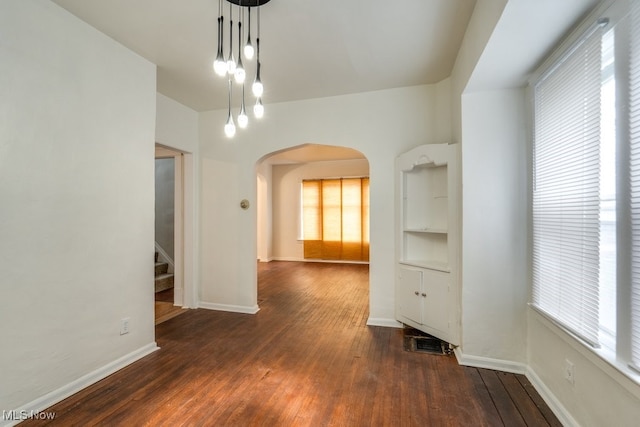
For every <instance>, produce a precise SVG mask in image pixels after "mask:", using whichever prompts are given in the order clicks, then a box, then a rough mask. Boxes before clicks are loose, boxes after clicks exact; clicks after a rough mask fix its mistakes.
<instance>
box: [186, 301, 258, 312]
mask: <svg viewBox="0 0 640 427" xmlns="http://www.w3.org/2000/svg"><path fill="white" fill-rule="evenodd" d="M198 308H205V309H207V310H216V311H229V312H232V313H242V314H256V313H257V312H258V311H260V307H258V305H257V304H256V305H254V306H253V307H250V306H246V305H231V304H216V303H212V302H203V301H200V302H199V303H198Z"/></svg>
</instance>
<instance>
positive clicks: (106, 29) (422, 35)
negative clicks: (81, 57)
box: [52, 0, 476, 111]
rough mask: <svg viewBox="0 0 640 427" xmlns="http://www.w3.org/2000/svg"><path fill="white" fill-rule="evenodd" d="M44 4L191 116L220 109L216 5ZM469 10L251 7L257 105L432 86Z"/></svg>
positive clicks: (324, 1)
mask: <svg viewBox="0 0 640 427" xmlns="http://www.w3.org/2000/svg"><path fill="white" fill-rule="evenodd" d="M52 1H54V2H55V3H57V4H59V5H60V6H62V7H64V8H65V9H67V10H68V11H70V12H71V13H73V14H74V15H76V16H78V17H79V18H80V19H82V20H83V21H85V22H87V23H88V24H90V25H92V26H93V27H95V28H97V29H98V30H100V31H102V32H103V33H105V34H107V35H108V36H110V37H112V38H113V39H115V40H117V41H118V42H120V43H122V44H123V45H124V46H126V47H128V48H130V49H131V50H133V51H134V52H137V53H138V54H140V55H141V56H143V57H145V58H147V59H148V60H149V61H151V62H153V63H155V64H157V65H158V92H160V93H162V94H164V95H166V96H168V97H170V98H173V99H174V100H176V101H178V102H180V103H182V104H184V105H186V106H188V107H190V108H192V109H194V110H196V111H206V110H212V109H220V108H225V107H226V105H227V85H226V81H225V80H224V79H222V78H220V77H218V76H216V75H215V74H214V73H213V70H212V63H213V59H214V58H215V55H216V46H217V16H218V1H219V0H186V1H176V0H108V1H106V0H52ZM222 2H223V3H224V12H225V24H226V25H225V27H226V28H225V45H226V44H227V42H228V22H229V17H228V15H229V13H228V3H227V2H226V1H225V0H222ZM475 3H476V0H393V1H392V0H315V1H312V0H271V1H270V2H269V3H267V4H266V5H264V6H262V7H261V8H260V10H261V37H260V39H261V63H262V71H261V77H262V81H263V83H264V85H265V95H264V97H263V100H264V103H265V104H268V103H274V102H284V101H293V100H300V99H308V98H319V97H326V96H335V95H343V94H348V93H357V92H364V91H374V90H380V89H389V88H394V87H403V86H412V85H419V84H429V83H436V82H438V81H440V80H442V79H444V78H446V77H448V76H449V75H450V74H451V69H452V67H453V65H454V61H455V58H456V55H457V53H458V49H459V46H460V43H461V41H462V38H463V36H464V32H465V29H466V26H467V23H468V21H469V18H470V16H471V14H472V12H473V8H474V6H475ZM253 12H255V9H254V10H253ZM255 16H256V15H255V13H253V14H252V18H253V19H252V20H253V21H254V24H255ZM236 22H237V19H236ZM255 34H256V32H255V27H253V29H252V36H253V38H254V40H255ZM234 39H235V40H236V41H237V26H236V30H235V32H234ZM225 49H226V48H225ZM236 49H237V47H235V48H234V50H236ZM245 67H246V68H247V70H248V72H249V74H248V75H249V76H252V75H253V74H254V71H252V70H254V69H255V66H254V65H253V64H250V65H247V64H246V63H245ZM252 79H253V77H250V78H249V80H250V81H252ZM234 104H236V102H234Z"/></svg>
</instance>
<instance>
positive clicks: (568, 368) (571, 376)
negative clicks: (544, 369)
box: [564, 359, 576, 385]
mask: <svg viewBox="0 0 640 427" xmlns="http://www.w3.org/2000/svg"><path fill="white" fill-rule="evenodd" d="M564 379H565V380H567V381H568V382H569V384H571V385H574V384H575V383H576V371H575V369H574V367H573V363H571V361H570V360H569V359H565V360H564Z"/></svg>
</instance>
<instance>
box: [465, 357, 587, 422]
mask: <svg viewBox="0 0 640 427" xmlns="http://www.w3.org/2000/svg"><path fill="white" fill-rule="evenodd" d="M454 353H455V355H456V358H457V359H458V363H459V364H460V365H463V366H472V367H474V368H484V369H493V370H496V371H503V372H511V373H514V374H522V375H525V376H526V377H527V379H528V380H529V382H530V383H531V385H532V386H533V387H534V388H535V389H536V391H537V392H538V393H539V394H540V396H541V397H542V399H544V401H545V402H546V403H547V405H548V406H549V409H551V411H553V413H554V414H555V415H556V417H558V420H560V422H561V423H562V425H563V426H575V427H578V426H579V424H578V423H577V422H576V420H575V419H574V418H573V417H572V416H571V414H570V413H569V412H568V411H567V409H566V408H565V407H564V406H563V405H562V404H561V403H560V401H559V400H558V399H557V398H556V397H555V395H554V394H553V393H552V392H551V390H549V388H548V387H547V386H546V385H545V384H544V383H543V382H542V380H541V379H540V377H538V375H536V373H535V372H534V371H533V370H532V369H531V367H529V366H528V365H526V364H524V363H519V362H512V361H509V360H501V359H492V358H488V357H480V356H470V355H466V354H463V353H462V351H460V347H456V348H455V349H454Z"/></svg>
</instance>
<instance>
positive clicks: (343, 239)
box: [302, 178, 369, 261]
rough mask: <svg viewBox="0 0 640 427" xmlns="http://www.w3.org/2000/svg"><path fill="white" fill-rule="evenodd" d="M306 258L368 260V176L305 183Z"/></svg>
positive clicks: (303, 197)
mask: <svg viewBox="0 0 640 427" xmlns="http://www.w3.org/2000/svg"><path fill="white" fill-rule="evenodd" d="M302 223H303V239H304V257H305V258H309V259H326V260H349V261H368V260H369V178H341V179H317V180H304V181H303V182H302Z"/></svg>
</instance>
